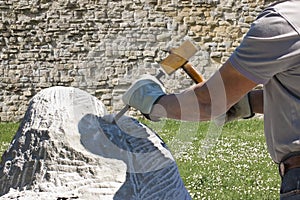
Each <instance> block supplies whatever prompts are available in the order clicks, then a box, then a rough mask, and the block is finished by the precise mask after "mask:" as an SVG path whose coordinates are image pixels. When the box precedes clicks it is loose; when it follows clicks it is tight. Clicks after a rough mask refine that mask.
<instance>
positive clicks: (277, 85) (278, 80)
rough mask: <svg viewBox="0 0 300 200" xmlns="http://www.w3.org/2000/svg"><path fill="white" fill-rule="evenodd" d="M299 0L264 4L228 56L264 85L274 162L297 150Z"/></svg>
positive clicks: (299, 131)
mask: <svg viewBox="0 0 300 200" xmlns="http://www.w3.org/2000/svg"><path fill="white" fill-rule="evenodd" d="M299 10H300V0H293V1H283V2H280V3H276V4H273V5H271V6H270V7H268V8H266V9H265V10H264V11H263V12H262V13H261V14H260V15H259V16H258V18H257V19H256V21H255V22H254V23H253V24H252V26H251V28H250V30H249V32H248V33H247V35H246V36H245V38H244V39H243V41H242V42H241V44H240V46H239V47H238V48H237V49H236V51H235V52H234V53H233V54H232V56H231V57H230V62H231V63H232V65H233V66H234V67H235V68H236V69H237V70H238V71H239V72H241V73H242V74H243V75H245V76H246V77H248V78H249V79H251V80H253V81H255V82H256V83H259V84H263V85H264V120H265V122H264V123H265V135H266V141H267V146H268V150H269V152H270V154H271V157H272V158H273V160H274V161H275V162H277V163H278V162H280V161H281V160H282V158H283V157H284V156H285V155H286V154H288V153H290V152H294V151H300V36H299V35H300V12H299Z"/></svg>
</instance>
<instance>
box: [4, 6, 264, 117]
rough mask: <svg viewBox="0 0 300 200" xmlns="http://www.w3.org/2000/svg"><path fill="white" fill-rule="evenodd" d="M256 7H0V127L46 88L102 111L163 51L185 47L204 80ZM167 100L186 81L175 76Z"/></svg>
mask: <svg viewBox="0 0 300 200" xmlns="http://www.w3.org/2000/svg"><path fill="white" fill-rule="evenodd" d="M262 4H263V0H224V1H223V0H192V1H187V0H116V1H108V0H78V1H77V0H55V1H48V0H3V1H0V12H1V15H0V122H4V121H19V120H20V119H21V118H22V117H23V115H24V113H25V110H26V108H27V106H28V102H29V99H30V98H32V96H33V95H35V94H36V93H37V92H38V91H40V90H41V89H44V88H48V87H51V86H73V87H76V88H80V89H83V90H85V91H87V92H88V93H90V94H92V95H95V96H96V97H98V98H100V99H101V100H102V102H103V103H104V104H105V105H106V107H107V108H108V110H109V111H117V110H119V109H120V108H121V107H122V102H121V100H120V97H121V95H122V94H123V92H124V91H125V90H126V89H127V88H128V87H129V85H130V83H131V82H132V81H133V80H134V79H136V78H138V77H139V76H140V75H141V74H145V73H149V74H152V75H154V74H156V73H157V71H158V69H159V65H158V63H159V61H160V60H162V59H163V58H164V57H165V56H166V51H167V50H168V49H169V48H170V47H176V46H178V45H179V44H180V43H181V42H182V41H183V40H185V39H190V40H191V41H193V42H194V43H195V44H196V45H197V46H198V48H199V52H198V54H197V55H196V56H194V58H193V59H192V63H193V64H194V65H195V66H196V68H197V69H198V70H199V71H200V72H201V73H203V74H204V76H205V77H208V76H210V75H211V73H212V72H213V71H215V70H216V69H217V68H218V67H219V65H220V63H222V62H224V60H225V59H226V58H228V56H229V54H230V52H232V51H233V49H234V48H235V47H236V46H237V45H238V44H239V42H240V40H241V38H242V36H243V35H244V34H245V33H246V31H247V30H248V28H249V25H250V23H251V22H252V21H253V20H254V19H255V17H256V16H257V14H258V13H259V12H260V11H261V9H262ZM163 82H164V83H165V84H166V88H168V90H169V91H170V92H172V91H179V90H181V89H183V88H186V87H189V86H190V85H191V84H192V81H191V80H190V79H189V78H188V77H187V76H186V75H185V74H184V73H181V72H180V71H178V72H176V73H175V74H174V75H171V76H170V77H166V78H164V80H163Z"/></svg>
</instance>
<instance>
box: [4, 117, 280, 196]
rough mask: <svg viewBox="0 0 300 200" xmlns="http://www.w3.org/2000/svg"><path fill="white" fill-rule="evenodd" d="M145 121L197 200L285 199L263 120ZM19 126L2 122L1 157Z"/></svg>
mask: <svg viewBox="0 0 300 200" xmlns="http://www.w3.org/2000/svg"><path fill="white" fill-rule="evenodd" d="M144 123H146V124H147V125H148V126H149V127H151V128H152V129H154V130H155V131H156V132H157V133H158V134H159V135H160V136H161V137H162V138H163V140H164V141H165V142H166V143H167V145H168V147H169V148H170V150H171V151H172V153H173V155H174V157H175V158H176V162H177V164H178V168H179V171H180V174H181V177H182V178H183V180H184V182H185V185H186V187H187V188H188V190H189V191H190V194H191V196H192V198H193V199H194V200H197V199H201V200H202V199H212V200H221V199H224V200H231V199H232V200H237V199H241V200H245V199H249V200H250V199H251V200H254V199H257V200H263V199H265V200H272V199H279V195H278V193H279V185H280V178H279V175H278V174H277V171H278V170H277V166H276V164H274V163H273V161H272V160H271V158H270V156H269V154H268V152H267V149H266V144H265V138H264V134H263V121H262V120H258V119H251V120H242V121H238V122H237V121H236V122H231V123H228V124H226V125H225V126H224V127H219V128H215V127H214V126H212V125H211V124H210V123H190V122H178V121H173V120H166V121H161V122H158V123H153V122H149V121H144ZM17 128H18V124H16V123H0V153H1V155H2V153H3V151H4V150H5V149H6V148H7V146H8V144H9V142H10V141H11V139H12V137H13V135H14V134H15V133H16V131H17Z"/></svg>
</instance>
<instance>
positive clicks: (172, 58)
mask: <svg viewBox="0 0 300 200" xmlns="http://www.w3.org/2000/svg"><path fill="white" fill-rule="evenodd" d="M196 52H197V48H196V47H195V46H194V45H193V44H192V43H191V42H190V41H189V40H186V41H185V42H184V43H182V44H181V45H180V46H179V47H178V48H173V49H171V50H170V54H169V55H168V56H167V57H166V58H165V59H164V60H162V61H161V62H160V65H161V67H162V68H163V69H164V71H165V72H166V73H167V74H168V75H170V74H172V73H173V72H175V71H176V70H177V69H179V68H182V69H183V70H184V71H185V72H186V73H187V74H188V75H189V76H190V77H191V79H192V80H193V81H194V82H195V83H201V82H203V81H204V79H203V77H202V75H201V74H199V73H198V72H197V70H196V69H195V68H194V67H193V66H192V65H191V64H190V63H188V60H189V59H190V58H191V57H192V56H193V55H194V54H195V53H196ZM161 76H163V74H162V72H161V71H160V73H159V74H158V75H156V78H158V79H159V78H160V77H161ZM129 108H130V106H129V105H126V106H124V108H122V109H121V110H120V111H119V112H118V113H117V114H116V115H115V118H114V121H115V122H116V121H118V120H119V119H120V118H121V117H122V116H123V115H124V113H125V112H127V110H128V109H129Z"/></svg>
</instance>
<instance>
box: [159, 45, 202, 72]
mask: <svg viewBox="0 0 300 200" xmlns="http://www.w3.org/2000/svg"><path fill="white" fill-rule="evenodd" d="M197 50H198V49H197V48H196V47H195V46H194V45H193V43H192V42H190V41H189V40H186V41H185V42H184V43H182V44H181V45H180V46H179V47H178V48H174V49H171V51H170V54H169V55H168V56H167V57H166V58H165V59H164V60H162V61H161V62H160V65H161V66H162V68H163V69H164V71H165V72H166V73H167V74H168V75H170V74H172V73H173V72H175V71H176V70H177V69H178V68H180V67H182V66H183V65H184V64H186V63H187V62H188V60H189V59H190V58H191V57H192V56H193V55H194V54H195V53H196V52H197Z"/></svg>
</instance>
